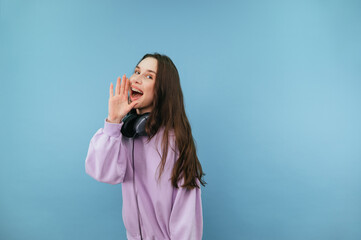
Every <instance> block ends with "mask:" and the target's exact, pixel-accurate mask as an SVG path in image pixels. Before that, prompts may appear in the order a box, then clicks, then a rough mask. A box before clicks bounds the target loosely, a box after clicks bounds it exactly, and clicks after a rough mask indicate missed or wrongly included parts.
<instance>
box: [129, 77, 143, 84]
mask: <svg viewBox="0 0 361 240" xmlns="http://www.w3.org/2000/svg"><path fill="white" fill-rule="evenodd" d="M130 82H131V83H141V82H142V79H141V77H140V76H133V78H132V79H131V80H130Z"/></svg>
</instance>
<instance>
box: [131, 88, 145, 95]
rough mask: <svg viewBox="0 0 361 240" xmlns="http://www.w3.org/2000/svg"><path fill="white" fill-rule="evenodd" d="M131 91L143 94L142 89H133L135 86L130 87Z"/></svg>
mask: <svg viewBox="0 0 361 240" xmlns="http://www.w3.org/2000/svg"><path fill="white" fill-rule="evenodd" d="M132 91H133V92H137V93H140V94H143V92H142V91H140V90H138V89H135V88H132Z"/></svg>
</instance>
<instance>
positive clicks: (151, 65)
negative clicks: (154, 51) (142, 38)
mask: <svg viewBox="0 0 361 240" xmlns="http://www.w3.org/2000/svg"><path fill="white" fill-rule="evenodd" d="M136 68H140V69H141V70H144V71H150V72H155V73H156V72H157V68H158V61H157V59H155V58H152V57H147V58H145V59H143V60H142V61H141V62H140V63H139V64H138V65H137V66H136Z"/></svg>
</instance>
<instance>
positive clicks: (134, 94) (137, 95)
mask: <svg viewBox="0 0 361 240" xmlns="http://www.w3.org/2000/svg"><path fill="white" fill-rule="evenodd" d="M130 89H131V90H132V91H131V93H130V96H131V99H132V100H137V99H138V98H140V97H141V96H142V95H143V92H142V91H140V90H139V89H136V88H133V87H132V88H130Z"/></svg>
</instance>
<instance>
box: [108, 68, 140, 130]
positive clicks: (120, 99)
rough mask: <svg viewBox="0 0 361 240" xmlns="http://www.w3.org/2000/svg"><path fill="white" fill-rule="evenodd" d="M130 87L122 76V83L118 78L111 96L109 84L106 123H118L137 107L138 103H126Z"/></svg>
mask: <svg viewBox="0 0 361 240" xmlns="http://www.w3.org/2000/svg"><path fill="white" fill-rule="evenodd" d="M129 87H130V82H129V79H128V78H126V76H125V74H124V75H123V78H122V82H121V83H120V77H118V80H117V85H116V86H115V94H113V83H110V89H109V103H108V117H107V121H108V122H111V123H120V122H121V120H122V119H123V118H124V117H125V115H127V113H128V112H129V111H130V110H132V108H133V107H134V106H135V105H137V103H138V102H139V101H134V102H132V103H130V104H129V103H128V91H129Z"/></svg>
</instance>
